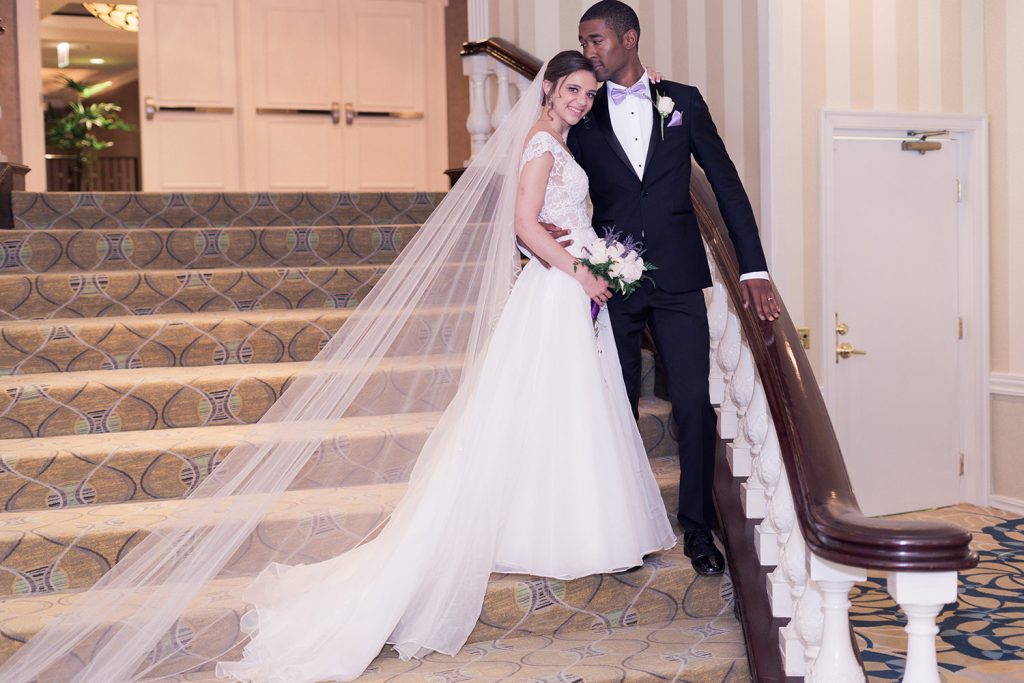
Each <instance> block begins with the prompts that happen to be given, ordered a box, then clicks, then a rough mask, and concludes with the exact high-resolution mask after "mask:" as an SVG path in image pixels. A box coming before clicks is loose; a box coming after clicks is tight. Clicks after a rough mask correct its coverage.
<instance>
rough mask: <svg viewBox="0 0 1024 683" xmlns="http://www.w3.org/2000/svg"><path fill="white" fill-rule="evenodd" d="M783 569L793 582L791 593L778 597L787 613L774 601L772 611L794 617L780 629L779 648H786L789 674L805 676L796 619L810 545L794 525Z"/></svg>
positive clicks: (785, 659)
mask: <svg viewBox="0 0 1024 683" xmlns="http://www.w3.org/2000/svg"><path fill="white" fill-rule="evenodd" d="M778 568H779V569H782V570H783V572H784V574H785V579H786V581H787V583H788V584H789V588H790V591H791V592H790V595H789V596H788V599H786V598H785V596H778V597H779V602H778V606H779V607H782V606H783V600H785V606H786V607H787V608H788V609H787V612H788V613H786V614H783V613H781V610H780V611H779V612H777V611H776V609H775V608H776V606H777V605H776V603H774V602H773V603H772V613H773V614H774V615H775V616H782V617H785V616H788V617H791V619H790V622H789V624H787V625H786V626H784V627H783V628H782V629H780V630H779V647H780V649H781V651H782V661H783V668H784V669H785V672H786V675H787V676H802V675H803V673H804V644H803V642H802V641H801V640H800V635H799V631H798V629H797V624H795V623H794V622H795V621H796V615H797V607H798V605H799V604H800V599H801V598H802V597H803V594H804V590H805V589H806V588H807V581H808V579H807V545H806V544H805V543H804V537H803V534H801V533H800V528H799V527H794V529H793V531H792V532H791V533H790V534H789V538H788V539H787V540H786V546H785V548H784V550H783V553H782V557H780V558H779V567H778Z"/></svg>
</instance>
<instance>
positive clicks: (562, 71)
mask: <svg viewBox="0 0 1024 683" xmlns="http://www.w3.org/2000/svg"><path fill="white" fill-rule="evenodd" d="M577 71H587V72H589V73H592V74H594V76H595V77H596V76H597V71H595V70H594V65H593V64H591V63H590V60H589V59H587V58H586V57H584V56H583V53H582V52H580V51H579V50H564V51H562V52H559V53H558V54H557V55H555V56H554V57H552V58H551V59H550V60H549V61H548V68H547V69H545V70H544V80H545V81H548V82H549V83H551V85H552V88H554V87H555V86H557V85H558V81H559V80H560V79H562V78H565V77H566V76H568V75H569V74H574V73H576V72H577ZM540 104H541V106H547V104H548V96H547V94H545V93H543V92H542V93H541V96H540Z"/></svg>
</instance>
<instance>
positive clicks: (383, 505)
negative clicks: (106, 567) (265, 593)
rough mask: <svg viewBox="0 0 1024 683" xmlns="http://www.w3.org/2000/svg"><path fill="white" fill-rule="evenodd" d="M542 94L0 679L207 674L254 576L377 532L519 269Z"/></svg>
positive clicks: (477, 355)
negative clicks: (527, 154)
mask: <svg viewBox="0 0 1024 683" xmlns="http://www.w3.org/2000/svg"><path fill="white" fill-rule="evenodd" d="M541 74H543V69H542V70H541ZM540 84H541V77H540V76H538V77H537V78H536V79H535V80H534V82H533V84H532V85H531V86H530V88H529V89H528V90H527V91H526V92H525V93H523V95H522V96H521V97H520V99H519V102H518V103H517V104H516V106H515V107H514V108H513V110H512V111H511V113H510V114H509V116H508V117H507V119H506V121H505V122H504V123H503V124H502V126H501V127H500V128H499V129H498V130H497V131H496V132H495V134H494V135H493V136H492V137H491V138H490V140H489V141H488V142H487V144H486V146H485V147H484V148H483V150H481V152H480V153H479V154H478V155H477V157H476V159H475V160H474V161H473V163H472V164H470V166H469V168H468V169H467V170H466V172H465V173H464V175H463V176H462V178H461V180H460V181H459V183H458V184H457V185H456V186H455V188H453V190H452V191H451V192H449V193H448V195H447V196H446V197H445V198H444V199H443V200H442V201H441V203H440V205H439V206H438V208H437V209H436V210H435V211H434V213H433V214H432V215H431V216H430V218H429V219H428V220H427V221H426V222H425V223H424V224H423V226H422V227H421V228H420V229H419V231H418V232H417V234H416V236H415V238H414V239H412V240H411V241H410V242H409V244H408V245H407V246H406V248H405V249H404V250H403V251H402V252H401V254H400V255H399V257H398V258H397V259H396V261H395V262H394V263H393V265H391V266H390V267H389V268H388V270H387V272H386V273H385V274H384V275H383V277H382V278H381V280H380V281H379V283H378V284H377V285H376V286H374V287H373V289H372V290H371V291H370V293H369V294H368V295H367V296H366V298H365V299H364V300H363V301H362V302H361V303H360V304H359V306H358V307H357V308H355V309H354V310H353V311H352V313H351V315H350V317H349V318H348V320H347V321H346V322H345V324H344V325H343V326H342V327H341V329H340V330H339V331H338V332H337V333H336V334H335V335H334V336H333V338H331V339H330V340H329V341H328V342H327V343H326V345H325V346H324V348H323V349H322V351H321V352H320V353H319V354H318V355H317V357H316V358H315V359H314V360H313V361H312V362H310V363H308V364H305V365H304V367H302V368H301V369H300V370H299V371H297V375H296V377H295V378H294V380H293V381H292V383H291V385H290V386H289V387H288V388H287V390H286V391H285V392H284V393H283V395H282V396H281V398H280V399H279V400H278V401H277V402H276V403H275V404H274V405H273V406H272V407H271V408H270V410H269V411H268V412H267V413H266V415H264V416H263V418H262V419H261V420H260V421H259V423H258V424H256V425H253V426H252V427H251V428H249V429H248V430H246V432H245V436H244V438H243V439H241V440H240V441H238V442H235V443H228V444H224V445H223V446H222V448H221V449H220V452H223V453H227V455H226V456H225V457H223V458H222V459H221V460H220V461H219V462H218V463H217V464H216V466H215V467H214V468H213V469H212V472H211V473H210V474H209V475H208V477H207V478H206V479H205V480H203V481H202V482H200V483H199V484H198V485H197V486H196V488H195V489H194V490H193V491H192V492H191V493H190V494H189V496H188V497H187V498H186V499H185V500H183V501H175V503H174V504H173V505H166V504H164V503H159V502H158V503H156V504H155V506H156V507H155V510H156V511H157V512H162V511H163V508H161V507H160V506H162V505H164V506H166V507H169V508H172V509H171V511H170V512H168V513H167V517H166V518H165V519H163V520H162V521H160V522H159V523H157V524H154V525H152V526H150V527H149V528H148V532H149V533H148V535H146V536H145V538H143V539H142V540H141V541H140V542H139V543H138V544H137V545H136V546H135V547H134V548H133V549H131V550H130V551H129V552H127V553H126V554H125V555H124V557H123V558H122V559H121V560H120V561H119V562H118V563H117V564H116V565H114V567H113V568H112V569H111V570H110V571H109V572H107V573H106V575H104V576H103V577H102V579H100V580H99V581H98V582H97V583H96V584H95V586H94V587H92V588H90V589H89V590H86V591H84V592H82V593H81V594H77V595H74V594H73V595H69V596H66V597H62V602H63V603H66V604H67V605H68V606H67V609H66V610H65V611H64V612H63V613H62V614H61V615H60V616H59V617H58V618H57V619H55V620H54V621H51V622H50V623H48V624H47V625H46V626H45V627H44V628H43V629H42V630H41V631H40V632H39V633H38V634H37V635H35V636H34V637H32V638H31V639H30V640H29V642H28V643H27V644H25V645H24V646H23V647H22V648H21V649H20V650H19V651H18V652H17V653H16V654H15V655H14V656H13V657H11V658H10V659H9V660H8V661H7V662H6V663H5V664H4V665H3V666H2V667H0V680H3V681H7V682H9V683H15V682H17V683H21V682H23V681H46V682H50V681H52V682H55V683H56V682H60V683H66V682H67V681H89V682H97V683H98V682H103V683H107V682H110V681H126V680H131V681H155V680H162V679H165V678H168V677H173V676H176V675H180V674H184V673H187V672H192V671H197V670H210V669H212V668H213V663H214V662H215V661H217V660H223V659H237V657H238V656H239V654H240V652H241V648H242V646H243V645H244V641H245V639H246V636H244V635H243V634H242V631H241V630H240V628H239V623H238V621H239V618H240V617H241V614H242V612H243V609H242V607H243V605H242V598H241V593H242V590H243V589H244V588H245V587H246V586H247V585H248V584H249V583H250V582H251V580H252V578H253V577H254V576H256V575H257V574H259V573H260V572H261V571H262V570H263V569H265V568H266V567H268V566H269V565H270V564H271V563H280V564H287V565H291V564H300V563H311V562H317V561H321V560H325V559H328V558H331V557H335V556H337V555H338V554H340V553H343V552H345V551H347V550H350V549H352V548H354V547H356V546H358V545H360V544H361V543H363V542H364V541H366V540H367V539H369V538H372V537H373V536H374V535H375V534H376V533H377V532H378V531H379V530H380V528H381V527H382V526H383V525H384V524H385V523H386V521H387V520H388V517H389V515H390V513H391V511H392V510H393V509H394V506H395V504H396V503H397V502H398V500H399V499H400V498H401V496H402V491H403V490H404V485H403V482H405V481H407V480H408V478H409V475H410V473H411V471H412V469H413V465H414V464H416V462H417V458H418V456H419V452H420V448H421V446H422V441H423V437H424V436H425V435H426V434H427V433H429V431H430V430H431V428H432V426H433V425H434V424H436V422H437V420H438V418H439V417H440V414H441V412H442V411H443V410H444V409H445V408H446V406H448V405H449V403H450V402H451V401H452V399H453V397H454V396H455V395H456V392H457V391H458V390H459V388H460V386H465V385H467V383H470V382H471V380H472V376H473V373H474V369H475V368H476V367H477V366H478V365H479V362H478V361H479V360H480V359H481V357H482V353H483V351H484V350H485V349H486V347H487V344H488V341H489V339H490V336H491V331H492V327H493V325H494V323H495V322H496V321H497V319H498V316H499V314H500V313H501V311H502V309H503V307H504V305H505V302H506V300H507V298H508V295H509V291H510V289H511V287H512V284H513V283H514V281H515V278H516V276H517V274H518V269H519V265H518V260H519V259H518V252H517V250H516V248H515V237H514V227H513V212H514V203H515V193H516V186H517V176H518V164H519V159H520V153H521V150H522V145H523V142H524V139H525V136H526V134H527V132H528V131H529V129H530V127H531V126H532V125H533V124H534V122H535V121H536V119H537V116H538V114H539V111H540V93H541V87H540ZM395 163H401V160H395ZM208 429H216V428H215V427H211V428H208ZM145 439H146V435H145V434H140V436H139V440H138V444H136V445H139V444H144V443H145ZM72 551H73V548H72ZM309 590H310V591H316V590H317V587H316V586H310V587H309Z"/></svg>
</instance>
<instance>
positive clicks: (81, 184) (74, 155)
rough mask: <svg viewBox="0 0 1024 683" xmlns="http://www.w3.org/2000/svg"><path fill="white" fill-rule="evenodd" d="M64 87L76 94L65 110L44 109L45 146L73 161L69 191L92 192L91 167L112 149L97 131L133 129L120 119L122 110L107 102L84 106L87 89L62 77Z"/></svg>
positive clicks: (92, 178) (52, 107)
mask: <svg viewBox="0 0 1024 683" xmlns="http://www.w3.org/2000/svg"><path fill="white" fill-rule="evenodd" d="M61 78H62V79H63V80H64V84H65V86H66V87H67V88H68V89H69V90H71V91H72V92H74V93H75V99H74V100H73V101H72V102H70V103H69V104H68V105H67V106H66V107H65V108H64V109H57V108H55V107H54V106H53V105H52V104H50V105H49V106H48V107H47V109H46V114H45V121H46V144H47V145H49V146H50V147H51V148H53V149H54V150H59V151H60V153H62V154H66V155H68V156H69V157H71V159H72V162H71V163H72V168H71V174H70V176H71V177H70V178H69V182H68V188H67V189H68V190H71V191H79V190H88V189H92V187H93V184H94V182H95V178H94V174H93V164H94V163H95V162H96V155H97V154H98V153H99V152H100V150H103V149H106V148H108V147H111V146H113V144H114V143H113V142H110V141H109V140H101V139H99V137H97V135H96V132H97V131H100V130H132V126H130V125H129V124H127V123H125V122H124V121H123V120H122V119H121V115H120V113H119V112H120V111H121V107H120V106H118V105H116V104H112V103H110V102H92V103H86V102H85V101H84V100H86V99H87V98H88V97H89V94H90V92H89V90H90V86H88V85H87V84H85V83H80V82H78V81H75V80H72V79H70V78H68V77H67V76H62V77H61Z"/></svg>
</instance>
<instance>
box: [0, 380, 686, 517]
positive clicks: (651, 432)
mask: <svg viewBox="0 0 1024 683" xmlns="http://www.w3.org/2000/svg"><path fill="white" fill-rule="evenodd" d="M437 416H438V413H412V414H407V415H383V416H376V417H353V418H346V419H344V420H341V421H339V422H338V423H336V424H335V425H334V426H333V427H332V428H331V430H330V432H329V434H328V440H327V441H326V445H325V446H324V447H322V448H321V449H318V451H317V453H315V454H313V455H312V456H311V457H310V462H309V463H308V464H307V465H306V466H305V468H304V469H303V471H302V472H301V473H300V474H299V481H301V482H303V483H302V484H298V485H296V486H299V485H301V486H308V487H316V486H326V485H328V484H330V485H335V486H336V485H338V484H340V483H346V484H347V485H353V484H364V483H371V479H370V478H369V475H367V474H366V473H365V472H364V471H363V470H356V471H355V472H351V471H349V470H351V467H350V463H352V462H356V463H363V464H367V465H372V464H374V463H377V461H378V459H379V457H380V453H381V452H382V451H383V450H384V448H385V447H388V446H398V447H399V448H398V449H397V451H394V452H399V453H406V454H408V457H407V458H406V459H404V460H395V459H392V460H391V461H389V462H388V463H387V466H386V469H387V471H388V472H390V473H391V475H390V478H391V479H393V480H404V479H405V478H406V477H407V476H408V470H409V468H410V467H411V465H412V458H413V457H414V456H415V454H417V453H418V452H419V450H420V448H422V445H423V442H424V441H425V439H426V437H427V435H428V434H429V432H430V430H431V429H432V428H433V426H434V424H435V422H436V419H437ZM670 424H671V418H670V406H669V404H668V403H667V402H665V401H661V400H658V399H654V398H651V399H642V400H641V403H640V420H639V427H640V433H641V435H642V436H643V440H644V444H645V446H646V448H647V453H648V456H650V457H651V458H658V457H666V456H673V455H675V452H676V441H675V438H674V436H673V434H672V432H671V431H670V430H671V429H674V425H671V426H670ZM274 430H275V426H274V425H259V426H256V427H251V426H221V427H191V428H181V429H164V430H155V431H148V432H118V433H111V434H90V435H82V436H58V437H51V438H38V439H10V440H6V441H3V442H0V449H2V450H0V452H2V456H0V471H2V472H3V474H2V476H0V510H3V511H6V512H14V511H25V510H45V509H48V508H66V507H79V506H87V505H108V504H113V503H124V502H130V501H143V500H164V499H170V498H181V497H183V496H185V495H187V494H188V493H189V492H191V491H192V490H194V488H195V487H196V486H198V484H199V483H200V482H202V481H204V480H205V479H206V478H207V476H208V475H209V473H210V472H211V471H212V470H213V467H214V466H215V465H216V464H217V462H219V461H220V459H221V458H223V457H224V456H225V455H226V454H227V453H228V452H230V450H231V448H232V447H233V446H234V445H236V444H238V443H239V442H241V441H242V439H243V438H244V439H245V440H246V441H247V442H249V443H259V442H260V440H261V437H262V436H263V435H270V434H273V433H275V432H274ZM339 466H340V468H342V469H343V470H344V471H347V472H348V476H349V479H348V480H346V481H345V482H341V481H340V480H339V477H340V476H341V475H340V474H339ZM377 466H378V467H380V466H382V465H380V464H377ZM360 477H362V478H360Z"/></svg>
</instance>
